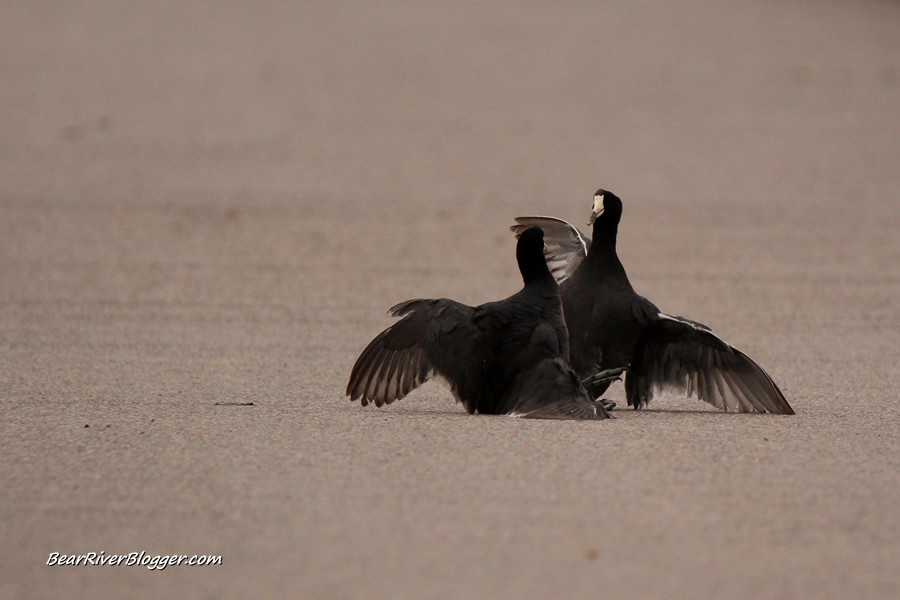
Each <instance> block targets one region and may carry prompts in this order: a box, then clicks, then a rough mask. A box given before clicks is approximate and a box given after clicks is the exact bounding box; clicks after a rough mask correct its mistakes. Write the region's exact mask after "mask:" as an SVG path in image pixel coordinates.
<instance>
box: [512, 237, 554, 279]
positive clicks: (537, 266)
mask: <svg viewBox="0 0 900 600" xmlns="http://www.w3.org/2000/svg"><path fill="white" fill-rule="evenodd" d="M545 248H546V246H545V244H544V230H543V229H541V228H540V227H531V228H529V229H526V230H525V231H524V232H523V233H522V235H520V236H519V242H518V243H517V244H516V260H517V261H518V263H519V271H520V272H521V273H522V278H523V279H524V280H525V283H526V284H527V283H528V282H530V281H534V280H543V279H549V280H550V281H554V280H553V276H552V275H551V274H550V269H549V268H547V259H546V258H544V250H545Z"/></svg>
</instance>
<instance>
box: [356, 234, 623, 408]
mask: <svg viewBox="0 0 900 600" xmlns="http://www.w3.org/2000/svg"><path fill="white" fill-rule="evenodd" d="M516 258H517V260H518V262H519V271H520V272H521V273H522V279H523V280H524V282H525V286H524V287H523V288H522V290H521V291H520V292H518V293H516V294H514V295H512V296H510V297H509V298H506V299H505V300H500V301H498V302H489V303H487V304H482V305H481V306H475V307H472V306H466V305H465V304H460V303H459V302H455V301H453V300H448V299H446V298H442V299H440V300H408V301H406V302H401V303H400V304H397V305H396V306H394V307H393V308H391V309H390V313H391V314H392V315H394V316H395V317H403V318H402V319H401V320H400V321H398V322H397V323H395V324H394V325H392V326H391V327H388V328H387V329H385V330H384V331H383V332H381V333H380V334H379V335H378V336H377V337H375V339H374V340H372V341H371V342H370V343H369V345H368V346H366V349H365V350H363V352H362V354H360V356H359V358H358V359H357V361H356V364H355V365H354V366H353V370H352V372H351V373H350V381H349V383H348V384H347V395H348V396H350V400H351V401H353V400H357V399H358V400H360V401H361V402H362V404H363V406H365V405H367V404H368V403H370V402H372V403H374V404H375V405H376V406H383V405H385V404H390V403H391V402H393V401H394V400H399V399H401V398H403V397H405V396H406V395H407V394H408V393H409V392H410V391H412V390H413V389H415V388H416V387H417V386H419V385H421V384H422V383H423V382H425V381H427V380H428V379H429V378H431V377H432V376H433V375H438V376H441V377H443V378H444V379H446V380H447V382H448V383H449V384H450V389H451V390H452V392H453V395H454V396H455V397H456V399H457V401H459V402H462V404H463V406H464V407H465V409H466V410H467V411H468V412H469V413H470V414H472V413H475V412H476V411H477V412H479V413H485V414H506V415H514V416H520V417H533V418H545V419H607V418H609V414H608V413H607V412H606V410H604V408H603V406H602V405H601V404H600V403H599V402H595V401H594V400H593V399H592V398H591V396H590V394H588V392H587V391H586V390H585V389H584V387H583V386H582V385H581V383H580V381H579V380H578V377H577V376H576V375H575V372H574V371H573V370H572V368H571V367H570V366H569V364H568V357H569V350H568V348H569V341H568V332H567V331H566V324H565V321H564V319H563V316H562V304H561V302H560V297H559V286H558V285H557V283H556V281H555V280H554V278H553V275H552V274H551V273H550V270H549V269H548V268H547V263H546V261H545V259H544V233H543V231H541V230H540V229H539V228H531V229H528V230H525V231H523V232H521V235H520V236H519V241H518V244H517V245H516Z"/></svg>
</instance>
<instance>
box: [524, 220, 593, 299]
mask: <svg viewBox="0 0 900 600" xmlns="http://www.w3.org/2000/svg"><path fill="white" fill-rule="evenodd" d="M531 227H540V228H541V229H543V230H544V244H545V248H544V256H545V257H546V259H547V266H548V267H550V272H551V273H553V277H554V278H555V279H556V282H557V283H562V282H563V281H565V280H566V279H568V278H569V277H571V275H572V273H574V272H575V269H577V268H578V266H579V265H580V264H581V263H582V262H583V261H584V257H585V256H587V253H588V249H589V248H590V247H591V240H590V238H587V237H585V236H584V235H582V234H581V232H580V231H578V229H576V228H575V226H574V225H572V224H571V223H567V222H566V221H563V220H562V219H557V218H556V217H516V225H512V226H511V227H510V228H509V229H510V231H512V232H513V233H514V234H515V236H516V237H517V238H518V237H519V236H520V235H522V232H524V231H525V230H526V229H529V228H531Z"/></svg>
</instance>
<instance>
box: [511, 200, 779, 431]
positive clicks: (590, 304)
mask: <svg viewBox="0 0 900 600" xmlns="http://www.w3.org/2000/svg"><path fill="white" fill-rule="evenodd" d="M621 216H622V201H621V200H620V199H619V198H618V197H617V196H616V195H615V194H613V193H611V192H608V191H605V190H598V191H597V193H596V194H595V195H594V205H593V209H592V211H591V220H590V224H592V225H593V241H592V240H591V239H588V238H586V237H585V236H583V235H582V234H581V233H580V232H579V231H578V229H576V228H575V227H573V226H572V225H570V224H569V223H567V222H565V221H563V220H561V219H556V218H554V217H519V218H517V219H516V223H517V225H513V226H512V227H511V228H510V229H512V231H513V233H515V234H516V236H521V235H524V233H523V232H525V231H526V230H527V229H528V228H531V227H534V226H538V227H541V228H543V229H544V231H545V238H546V246H545V247H546V251H545V252H546V254H547V264H548V265H549V268H550V269H551V271H552V273H553V275H554V277H555V278H556V279H557V281H558V282H560V294H561V296H562V302H563V309H564V313H565V320H566V324H567V325H568V328H569V352H570V358H571V364H572V367H573V368H574V369H575V371H576V373H578V375H579V376H580V377H583V378H587V379H585V384H586V385H587V387H588V389H589V391H590V392H591V394H592V395H593V396H594V397H597V396H600V395H602V394H603V392H605V391H606V389H607V387H608V386H609V384H610V380H609V379H608V378H601V380H600V381H597V382H594V383H591V382H590V377H589V375H591V374H592V373H596V372H597V371H601V370H606V369H610V368H613V367H626V366H627V367H628V373H627V375H626V377H625V393H626V396H627V398H628V404H629V406H634V407H635V408H643V407H645V406H647V405H648V404H649V403H650V401H651V400H652V399H653V397H654V396H655V395H656V394H657V393H659V392H660V391H662V390H672V391H677V392H680V393H684V394H686V395H687V396H691V395H694V394H696V395H697V397H698V398H700V399H701V400H704V401H705V402H709V403H710V404H712V405H713V406H715V407H717V408H720V409H722V410H726V411H727V410H738V411H741V412H754V411H755V412H771V413H780V414H788V415H792V414H794V411H793V409H792V408H791V407H790V405H789V404H788V402H787V400H786V399H785V397H784V394H782V393H781V390H779V389H778V386H777V385H775V382H774V381H772V378H771V377H769V375H768V374H767V373H766V372H765V371H764V370H763V369H762V368H761V367H760V366H759V365H758V364H756V363H755V362H754V361H753V360H752V359H750V357H749V356H747V355H746V354H744V353H743V352H741V351H740V350H738V349H737V348H735V347H733V346H731V345H730V344H728V343H726V342H725V341H723V340H722V339H720V338H719V337H718V336H716V335H715V334H714V333H713V332H712V331H711V330H710V328H709V327H707V326H706V325H703V324H702V323H697V322H696V321H691V320H690V319H685V318H684V317H673V316H670V315H667V314H665V313H663V312H661V311H660V310H659V309H658V308H656V306H654V305H653V303H652V302H650V301H649V300H647V299H646V298H644V297H642V296H639V295H638V294H637V293H636V292H635V291H634V288H632V287H631V283H630V282H629V281H628V276H627V275H626V274H625V269H624V267H623V266H622V263H621V262H620V261H619V257H618V255H617V254H616V233H617V231H618V227H619V219H620V218H621Z"/></svg>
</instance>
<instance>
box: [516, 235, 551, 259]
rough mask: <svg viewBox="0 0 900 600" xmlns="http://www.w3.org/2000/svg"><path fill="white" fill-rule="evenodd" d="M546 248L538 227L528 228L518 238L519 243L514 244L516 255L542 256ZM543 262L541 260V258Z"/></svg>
mask: <svg viewBox="0 0 900 600" xmlns="http://www.w3.org/2000/svg"><path fill="white" fill-rule="evenodd" d="M546 248H547V246H546V244H544V230H543V229H541V228H540V227H529V228H528V229H526V230H525V231H523V232H522V235H520V236H519V242H518V243H517V244H516V254H517V255H521V254H522V253H525V254H526V255H529V256H537V255H540V256H541V257H543V256H544V250H545V249H546ZM542 260H543V258H542Z"/></svg>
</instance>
